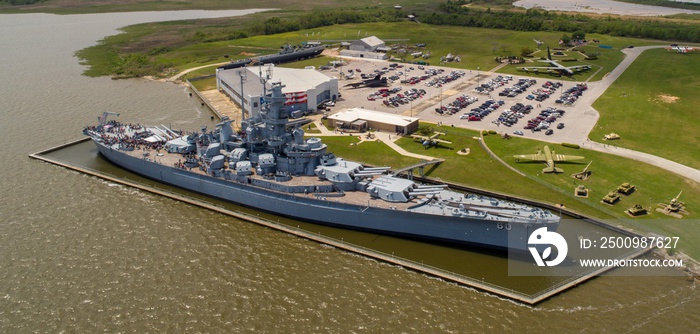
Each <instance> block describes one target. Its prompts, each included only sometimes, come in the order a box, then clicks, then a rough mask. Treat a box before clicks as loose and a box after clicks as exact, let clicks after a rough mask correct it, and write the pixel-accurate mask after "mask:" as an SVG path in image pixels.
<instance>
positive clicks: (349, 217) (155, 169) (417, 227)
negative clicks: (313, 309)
mask: <svg viewBox="0 0 700 334" xmlns="http://www.w3.org/2000/svg"><path fill="white" fill-rule="evenodd" d="M95 143H96V145H97V148H98V150H99V152H100V153H101V154H102V156H104V157H105V158H106V159H107V160H109V161H111V162H112V163H114V164H116V165H118V166H120V167H122V168H124V169H126V170H129V171H131V172H134V173H137V174H140V175H142V176H145V177H148V178H150V179H154V180H157V181H160V182H163V183H166V184H170V185H173V186H176V187H180V188H184V189H187V190H190V191H194V192H197V193H201V194H205V195H208V196H212V197H215V198H218V199H222V200H225V201H229V202H232V203H236V204H240V205H243V206H247V207H251V208H255V209H259V210H263V211H266V212H270V213H273V214H278V215H282V216H287V217H292V218H294V219H299V220H304V221H309V222H312V223H318V224H323V225H329V226H336V227H342V228H349V229H356V230H363V231H369V232H375V233H379V234H389V235H396V236H402V237H410V238H418V239H424V240H433V241H441V242H449V243H452V244H463V245H474V246H480V247H488V248H496V249H503V250H506V249H511V250H513V249H514V250H521V251H526V250H527V236H529V235H530V233H531V232H532V231H534V230H535V229H536V228H539V227H543V226H548V227H549V228H550V230H556V228H557V227H558V224H557V223H551V224H549V223H547V224H546V225H545V224H543V223H539V224H537V225H533V224H529V223H516V224H508V228H507V229H506V228H503V227H502V226H501V227H500V228H498V227H497V223H496V222H494V221H489V220H480V219H464V218H457V217H452V216H449V215H444V216H443V215H428V214H421V213H415V212H408V211H400V210H391V209H385V208H378V207H373V206H372V204H371V202H370V203H368V206H358V205H353V204H348V203H343V200H342V197H336V198H327V199H317V198H309V197H302V196H295V195H292V194H285V193H282V192H276V191H272V190H267V189H262V188H259V187H254V186H250V185H247V184H241V183H237V182H233V181H230V180H225V179H221V178H215V177H211V176H208V175H202V174H198V173H194V172H190V171H187V170H184V169H181V168H175V167H170V166H166V165H162V164H159V163H154V162H151V161H148V160H145V159H142V158H137V157H134V156H131V155H128V154H126V153H124V152H121V151H119V150H115V149H112V148H111V147H109V146H106V145H104V144H102V143H100V142H95ZM511 225H512V226H511Z"/></svg>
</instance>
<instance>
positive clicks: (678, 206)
mask: <svg viewBox="0 0 700 334" xmlns="http://www.w3.org/2000/svg"><path fill="white" fill-rule="evenodd" d="M682 193H683V192H682V191H681V192H679V193H678V196H676V197H674V198H673V199H671V202H669V203H668V204H667V203H658V204H657V205H658V206H659V207H658V208H656V211H657V212H661V213H663V214H665V215H668V216H671V217H674V218H683V215H689V214H690V212H688V211H686V210H685V203H683V202H681V201H680V200H678V199H679V198H680V197H681V194H682Z"/></svg>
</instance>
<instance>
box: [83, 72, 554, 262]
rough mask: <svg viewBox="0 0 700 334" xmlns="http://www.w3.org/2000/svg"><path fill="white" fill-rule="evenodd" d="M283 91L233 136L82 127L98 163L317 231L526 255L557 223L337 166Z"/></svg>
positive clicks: (386, 171) (508, 205) (550, 217)
mask: <svg viewBox="0 0 700 334" xmlns="http://www.w3.org/2000/svg"><path fill="white" fill-rule="evenodd" d="M282 87H284V86H283V85H282V84H281V83H272V84H271V93H270V94H264V95H266V98H265V105H264V107H263V108H261V110H260V111H258V112H255V113H253V114H251V115H250V116H249V117H248V118H245V119H243V120H242V121H241V124H240V125H241V127H240V130H239V131H234V130H233V127H232V122H233V121H232V120H231V119H228V118H226V117H224V118H223V119H221V122H220V123H218V124H217V125H216V128H215V129H213V130H211V131H208V130H207V128H206V127H202V128H201V129H200V130H199V131H194V132H182V131H175V130H172V129H170V128H168V127H166V126H164V125H159V126H150V127H146V126H141V125H134V124H123V123H120V122H117V121H116V120H114V119H111V120H107V118H108V117H109V116H111V115H117V116H118V114H116V113H110V112H105V113H103V115H101V116H100V117H98V120H99V122H98V124H97V125H96V126H94V125H93V126H87V127H85V129H84V131H83V133H84V134H86V135H88V136H90V137H91V139H92V140H93V141H94V143H95V144H96V146H97V149H98V150H99V152H100V154H101V155H102V156H103V157H104V158H106V159H107V160H109V161H110V162H112V163H114V164H116V165H118V166H120V167H121V168H124V169H126V170H128V171H131V172H134V173H137V174H140V175H142V176H145V177H147V178H150V179H154V180H156V181H159V182H162V183H166V184H169V185H173V186H176V187H180V188H184V189H187V190H190V191H194V192H197V193H201V194H205V195H208V196H212V197H215V198H218V199H222V200H225V201H229V202H232V203H235V204H239V205H243V206H246V207H250V208H254V209H257V210H262V211H265V212H269V213H273V214H277V215H281V216H286V217H291V218H294V219H298V220H303V221H308V222H311V223H316V224H323V225H329V226H334V227H341V228H347V229H355V230H362V231H368V232H372V233H377V234H384V235H393V236H399V237H405V238H411V239H419V240H425V241H431V242H441V243H449V244H458V245H469V246H476V247H482V248H483V247H486V248H495V249H501V250H512V249H514V250H522V251H526V250H527V240H528V236H529V235H530V233H531V232H532V231H534V230H537V229H538V228H541V227H547V228H548V230H550V231H554V230H556V229H557V227H558V226H559V223H560V217H559V216H557V215H555V214H553V213H551V212H550V211H547V210H544V209H541V208H537V207H534V206H530V205H525V204H520V203H515V202H510V201H504V200H501V199H497V198H492V197H486V196H482V195H477V194H471V193H461V192H457V191H454V190H451V189H450V188H449V187H448V186H447V185H445V184H418V183H416V182H414V181H413V180H409V179H406V178H402V177H400V176H398V175H395V174H391V173H390V167H368V166H364V165H362V164H360V163H357V162H354V161H349V160H345V159H343V158H341V157H336V156H335V155H334V154H333V153H331V152H329V151H328V148H327V146H326V144H324V143H323V142H322V141H321V139H320V138H317V137H307V136H305V133H304V131H303V130H302V128H301V127H300V126H299V125H298V123H297V124H295V123H290V122H289V113H288V111H287V110H286V109H285V106H284V102H285V95H284V94H283V93H282Z"/></svg>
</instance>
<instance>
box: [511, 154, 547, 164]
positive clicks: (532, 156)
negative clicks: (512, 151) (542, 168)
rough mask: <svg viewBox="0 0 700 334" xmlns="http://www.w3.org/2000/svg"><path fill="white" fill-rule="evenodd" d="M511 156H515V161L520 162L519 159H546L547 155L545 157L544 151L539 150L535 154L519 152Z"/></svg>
mask: <svg viewBox="0 0 700 334" xmlns="http://www.w3.org/2000/svg"><path fill="white" fill-rule="evenodd" d="M513 158H515V162H520V161H547V157H545V155H544V153H542V152H539V153H537V154H520V155H514V156H513Z"/></svg>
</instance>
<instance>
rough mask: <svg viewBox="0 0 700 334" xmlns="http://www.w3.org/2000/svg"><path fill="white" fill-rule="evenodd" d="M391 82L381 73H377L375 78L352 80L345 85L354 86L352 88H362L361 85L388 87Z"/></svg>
mask: <svg viewBox="0 0 700 334" xmlns="http://www.w3.org/2000/svg"><path fill="white" fill-rule="evenodd" d="M388 86H389V82H388V81H387V80H386V78H382V75H381V74H377V76H376V77H374V78H373V79H367V80H362V81H358V82H352V83H349V84H347V85H345V87H352V88H361V87H388Z"/></svg>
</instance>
